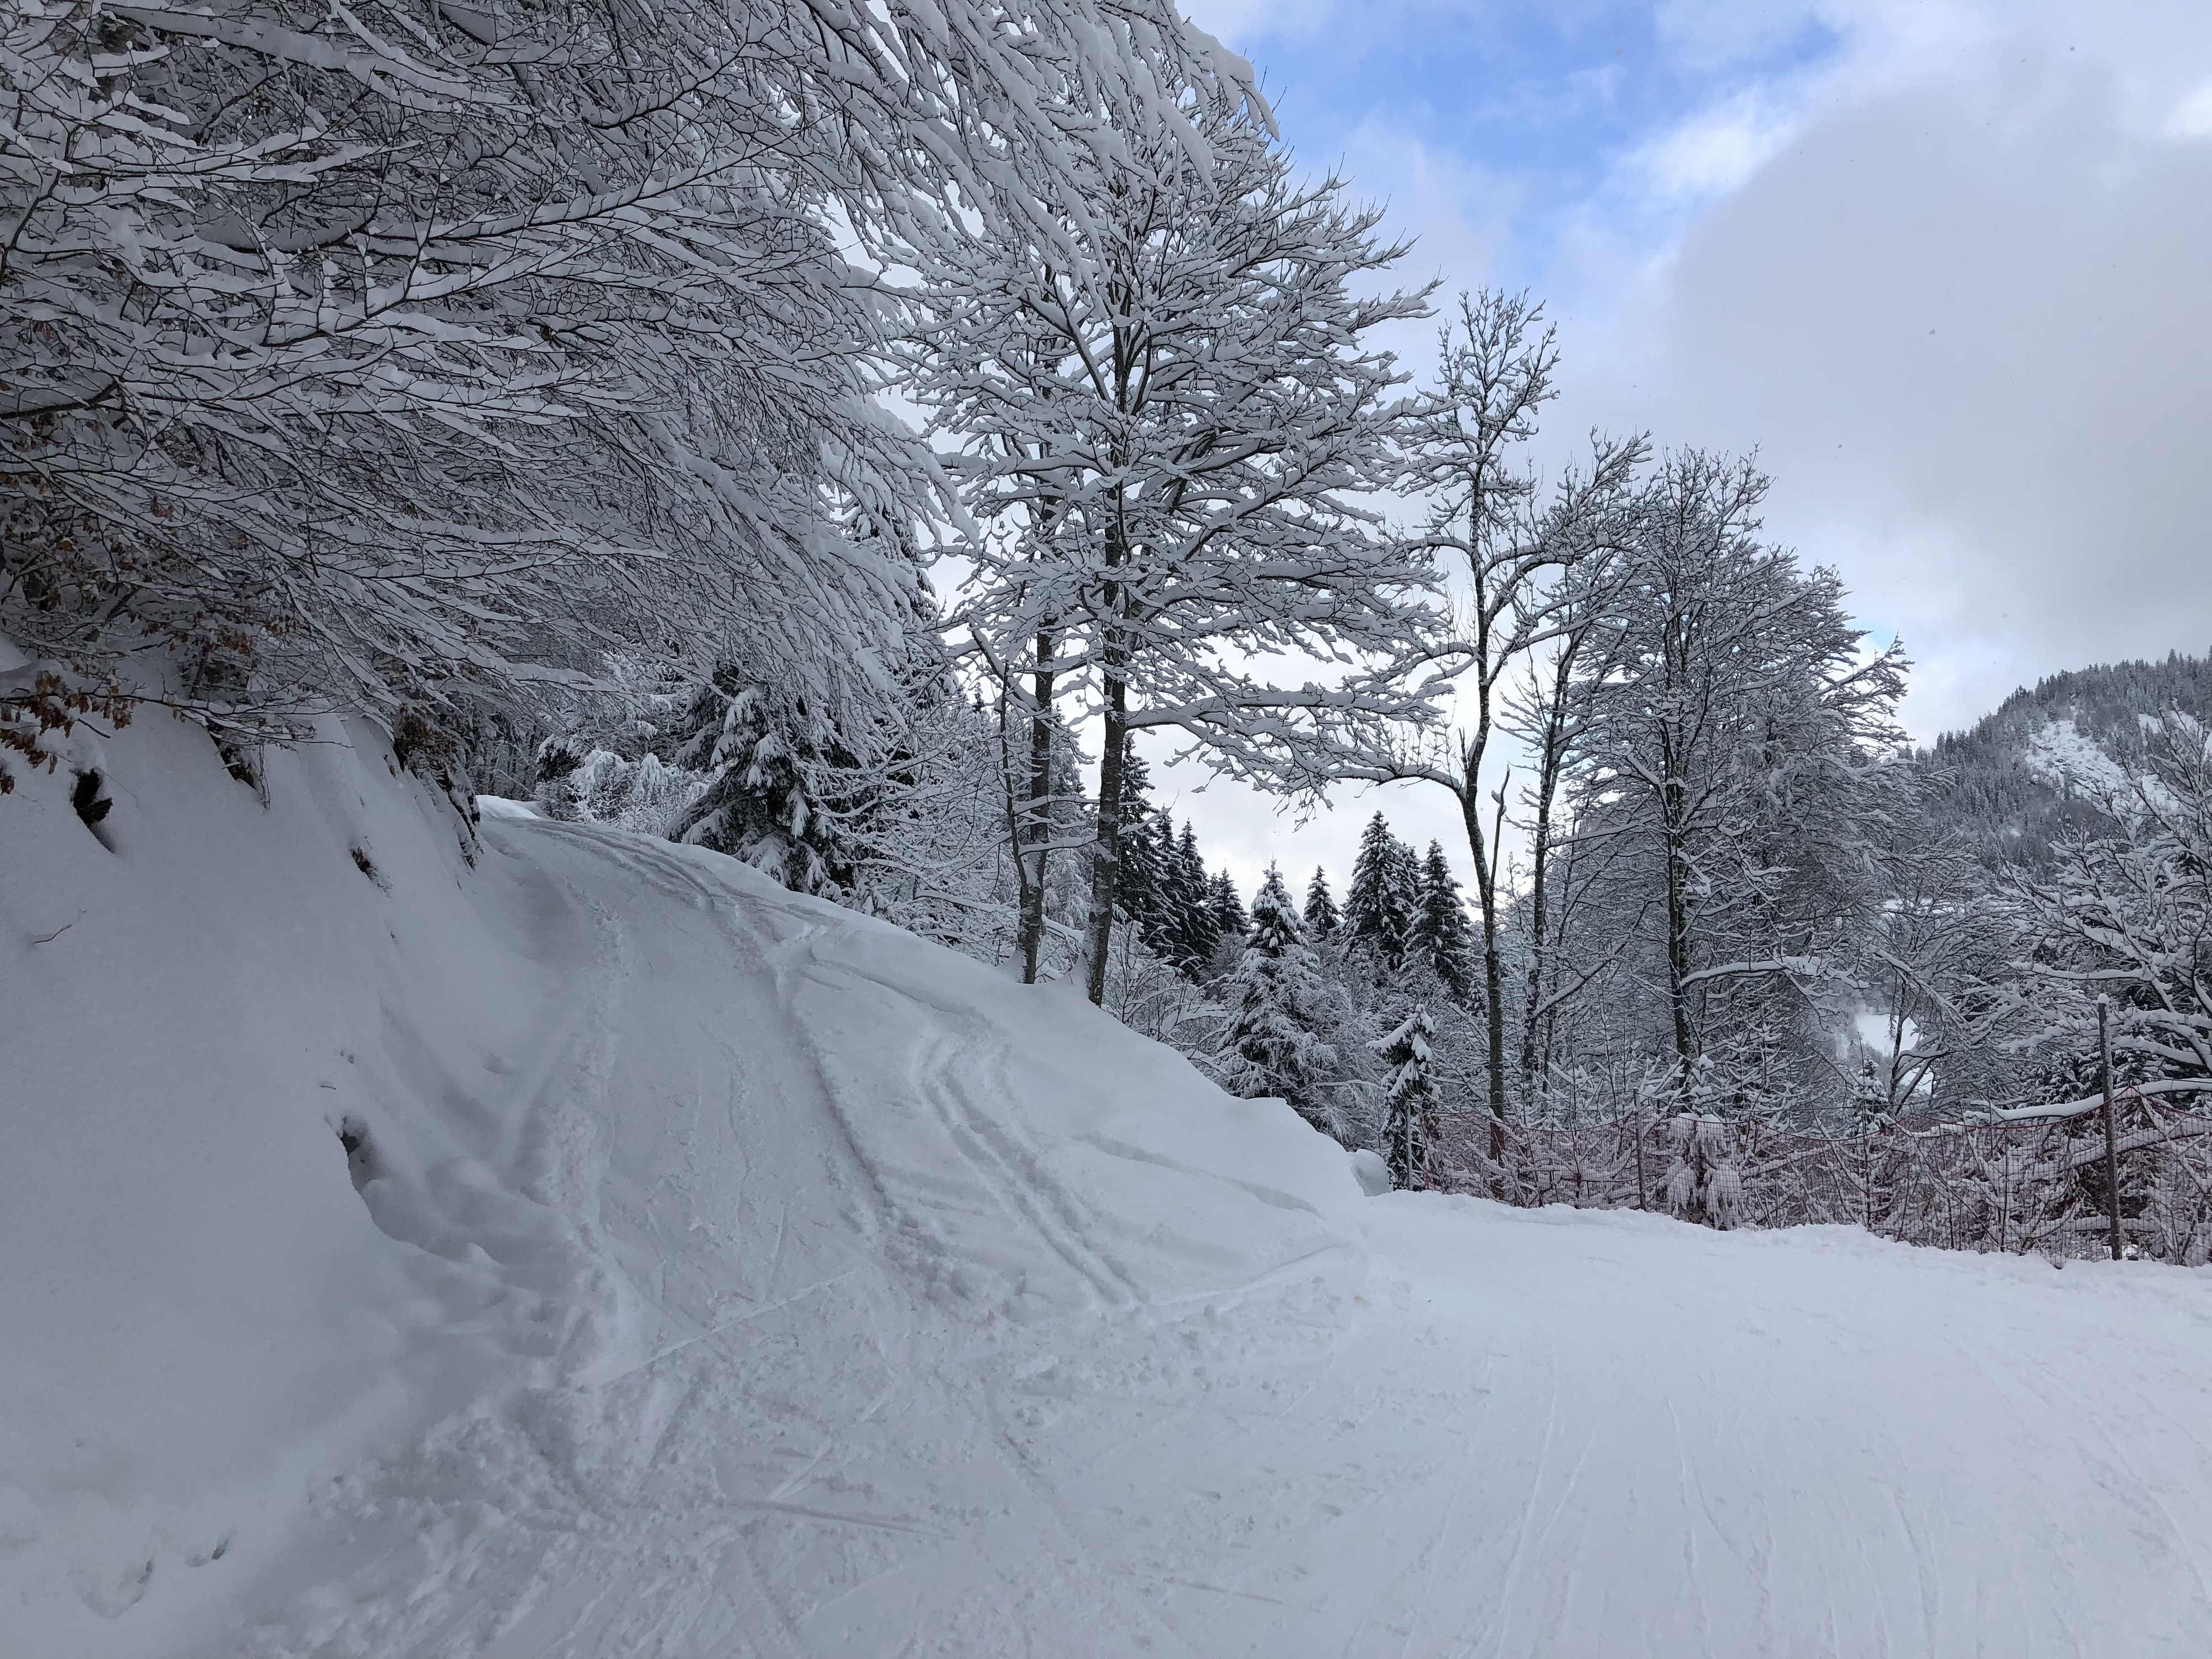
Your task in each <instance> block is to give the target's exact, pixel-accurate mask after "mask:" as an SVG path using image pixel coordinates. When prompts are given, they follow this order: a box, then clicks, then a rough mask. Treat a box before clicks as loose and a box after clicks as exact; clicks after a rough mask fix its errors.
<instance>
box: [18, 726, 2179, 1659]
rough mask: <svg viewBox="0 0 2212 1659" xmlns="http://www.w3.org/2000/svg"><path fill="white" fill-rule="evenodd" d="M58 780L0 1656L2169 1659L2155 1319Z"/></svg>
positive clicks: (885, 985) (576, 880)
mask: <svg viewBox="0 0 2212 1659" xmlns="http://www.w3.org/2000/svg"><path fill="white" fill-rule="evenodd" d="M109 756H110V758H109V764H110V765H111V766H112V770H113V775H114V776H115V778H116V779H117V788H118V799H120V800H121V802H122V805H121V806H119V807H118V811H117V812H116V813H115V815H114V818H113V821H112V823H111V824H110V825H109V826H107V827H108V828H110V829H111V830H112V839H113V840H114V842H115V844H116V846H117V847H118V848H119V849H120V850H119V851H118V852H115V853H112V854H111V853H110V852H109V851H108V850H107V849H106V847H104V846H103V845H101V844H100V843H97V842H94V840H93V839H92V838H91V837H90V836H86V835H85V834H84V832H83V829H82V825H80V824H78V823H76V819H75V817H74V814H73V813H72V812H71V811H70V808H69V806H68V804H67V801H66V799H65V791H66V787H67V778H66V776H64V777H63V778H62V779H61V780H60V781H59V782H58V784H56V785H55V786H54V790H55V791H58V792H61V793H53V792H49V793H52V799H47V796H46V794H41V793H39V792H40V790H43V789H45V788H46V785H45V784H44V783H42V782H40V781H36V780H34V781H33V785H32V786H31V798H30V801H29V804H28V805H22V804H21V803H19V805H18V806H17V808H16V809H15V811H16V817H15V818H14V819H12V820H11V823H12V824H13V825H14V827H15V831H16V836H15V840H14V841H13V842H11V846H10V858H9V860H5V861H0V923H4V924H5V927H13V928H15V929H16V930H17V931H18V933H19V934H21V935H22V936H26V937H32V938H40V937H49V936H50V937H51V938H52V940H53V942H52V943H50V944H47V945H40V946H38V947H36V948H35V949H33V947H30V946H15V947H9V948H12V949H14V950H15V954H14V955H12V956H11V955H9V954H8V952H7V950H4V949H0V969H4V970H5V971H6V975H8V976H7V977H5V980H4V983H0V999H4V1000H5V1002H6V1005H7V1006H9V1007H10V1008H11V1009H14V1010H17V1011H19V1012H21V1013H22V1018H21V1019H20V1021H19V1022H18V1024H17V1025H16V1026H15V1027H14V1028H11V1029H13V1030H15V1032H17V1033H18V1034H19V1036H21V1038H22V1039H23V1040H24V1041H23V1042H20V1043H19V1044H18V1047H17V1048H16V1050H15V1054H14V1056H13V1060H14V1063H15V1066H16V1067H17V1070H16V1072H15V1073H14V1074H13V1076H14V1078H15V1079H27V1080H28V1083H29V1085H30V1092H29V1093H28V1095H27V1097H26V1098H27V1099H28V1100H31V1101H33V1102H36V1103H41V1104H40V1106H39V1109H36V1110H33V1111H31V1112H27V1113H26V1112H21V1111H15V1110H12V1109H11V1110H10V1111H9V1113H7V1114H0V1127H4V1128H5V1130H6V1132H7V1133H8V1135H9V1147H10V1151H9V1156H8V1157H6V1158H0V1261H5V1262H6V1264H7V1272H6V1273H0V1321H4V1322H5V1324H4V1328H6V1329H7V1330H8V1332H9V1340H8V1341H7V1342H4V1343H0V1632H5V1633H6V1634H7V1636H8V1637H9V1638H10V1639H9V1641H7V1642H4V1643H0V1646H7V1647H9V1649H10V1650H23V1651H36V1652H40V1653H52V1654H57V1655H62V1654H70V1653H82V1654H88V1655H95V1654H96V1655H101V1656H112V1659H125V1656H130V1655H137V1654H144V1655H161V1654H169V1653H206V1652H225V1653H229V1652H241V1651H243V1652H252V1653H259V1654H264V1655H288V1656H289V1655H293V1654H299V1653H305V1652H314V1653H318V1654H359V1655H375V1656H389V1655H403V1654H438V1655H444V1654H462V1653H486V1654H494V1655H498V1656H501V1659H505V1656H532V1655H556V1654H559V1655H582V1654H607V1655H617V1654H619V1655H625V1656H629V1655H645V1654H666V1655H723V1654H727V1655H751V1654H759V1655H793V1656H816V1655H819V1656H845V1655H867V1654H885V1655H890V1654H931V1653H935V1654H947V1655H961V1656H989V1655H1000V1654H1039V1655H1086V1654H1097V1655H1121V1654H1137V1653H1149V1654H1162V1655H1193V1656H1200V1655H1203V1656H1231V1655H1255V1656H1270V1659H1284V1656H1290V1659H1296V1656H1303V1655H1309V1654H1312V1655H1323V1654H1326V1655H1370V1654H1371V1655H1388V1656H1396V1659H1405V1656H1434V1655H1500V1656H1504V1655H1531V1656H1538V1655H1541V1656H1545V1659H1573V1656H1584V1655H1588V1656H1633V1655H1652V1656H1665V1659H1679V1656H1693V1655H1715V1656H1720V1659H1749V1656H1755V1655H1828V1654H1835V1655H1845V1656H1852V1659H1873V1656H1889V1655H1896V1656H1906V1655H1911V1656H1919V1655H1930V1656H1940V1659H1950V1656H1960V1655H1970V1654H1990V1655H2023V1654H2025V1655H2033V1656H2038V1659H2058V1656H2065V1655H2073V1654H2099V1655H2108V1656H2113V1659H2145V1656H2156V1655H2177V1656H2182V1655H2185V1656H2191V1659H2195V1656H2201V1655H2203V1654H2206V1653H2212V1589H2208V1578H2212V1272H2207V1271H2203V1270H2199V1271H2194V1272H2184V1271H2180V1270H2176V1269H2172V1268H2166V1267H2155V1266H2149V1265H2138V1264H2126V1265H2124V1266H2118V1267H2111V1266H2104V1265H2097V1264H2075V1265H2074V1266H2071V1267H2068V1268H2066V1269H2065V1270H2064V1271H2063V1272H2059V1271H2054V1270H2053V1269H2052V1268H2051V1267H2050V1266H2048V1265H2047V1264H2046V1263H2045V1262H2044V1261H2042V1260H2041V1259H2039V1258H2034V1259H2030V1260H2027V1261H2021V1260H2016V1259H2006V1260H1988V1259H1981V1258H1972V1257H1965V1256H1957V1255H1943V1254H1939V1253H1936V1252H1923V1251H1914V1250H1910V1249H1904V1248H1901V1247H1898V1246H1893V1245H1888V1244H1884V1243H1878V1242H1876V1241H1874V1240H1871V1239H1869V1238H1867V1237H1863V1236H1861V1235H1858V1234H1856V1233H1851V1232H1847V1231H1832V1230H1814V1231H1802V1232H1796V1233H1789V1234H1771V1235H1727V1236H1723V1235H1717V1234H1713V1233H1710V1232H1706V1231H1700V1230H1698V1229H1695V1228H1691V1227H1687V1226H1682V1225H1676V1224H1674V1223H1670V1222H1666V1221H1662V1220H1659V1219H1656V1218H1648V1217H1643V1216H1637V1215H1589V1214H1575V1213H1572V1212H1564V1211H1547V1212H1516V1211H1509V1210H1504V1209H1501V1208H1498V1207H1496V1206H1487V1205H1481V1204H1475V1203H1471V1202H1468V1201H1465V1200H1455V1199H1446V1198H1440V1197H1431V1196H1423V1195H1401V1196H1398V1197H1395V1198H1387V1199H1376V1200H1369V1199H1365V1198H1363V1197H1362V1196H1360V1194H1359V1193H1358V1188H1357V1185H1356V1183H1355V1182H1353V1181H1352V1178H1351V1176H1350V1175H1349V1173H1348V1171H1347V1169H1346V1163H1345V1160H1344V1158H1343V1155H1342V1154H1341V1152H1339V1151H1338V1150H1337V1149H1336V1148H1335V1147H1334V1146H1333V1145H1331V1144H1330V1143H1328V1142H1327V1141H1325V1140H1324V1139H1322V1138H1321V1137H1320V1136H1318V1135H1316V1134H1315V1133H1312V1132H1311V1131H1310V1130H1308V1129H1306V1128H1305V1127H1304V1126H1302V1125H1300V1124H1299V1123H1298V1122H1297V1121H1296V1120H1295V1118H1294V1117H1293V1116H1292V1115H1291V1114H1290V1112H1289V1111H1288V1110H1287V1109H1285V1108H1284V1107H1282V1106H1280V1105H1279V1104H1275V1103H1262V1102H1242V1101H1233V1100H1230V1099H1228V1098H1226V1097H1223V1096H1221V1095H1220V1094H1219V1093H1218V1091H1214V1090H1213V1089H1212V1088H1211V1086H1210V1085H1206V1084H1205V1083H1204V1082H1203V1081H1202V1080H1200V1079H1199V1078H1198V1077H1197V1076H1196V1075H1195V1074H1194V1073H1193V1072H1192V1071H1191V1070H1190V1069H1189V1068H1188V1066H1186V1065H1185V1064H1184V1063H1183V1062H1182V1060H1180V1059H1178V1058H1177V1057H1176V1056H1175V1055H1173V1054H1170V1053H1168V1052H1167V1051H1166V1050H1164V1049H1162V1048H1158V1047H1156V1046H1154V1045H1152V1044H1150V1043H1147V1042H1143V1041H1141V1040H1139V1039H1138V1038H1136V1037H1134V1036H1131V1035H1130V1034H1128V1033H1127V1032H1125V1031H1123V1030H1121V1029H1120V1028H1119V1027H1118V1026H1116V1025H1115V1024H1113V1023H1112V1022H1110V1021H1109V1020H1106V1019H1104V1018H1102V1017H1100V1016H1098V1015H1097V1014H1096V1013H1095V1012H1093V1011H1091V1010H1090V1009H1088V1008H1087V1007H1085V1006H1083V1005H1082V1004H1081V1003H1080V1002H1079V1000H1074V999H1073V998H1071V997H1070V996H1068V995H1067V994H1065V993H1063V992H1060V991H1056V990H1046V991H1038V990H1024V989H1023V988H1022V987H1018V986H1016V985H1012V984H1010V983H1009V982H1008V981H1006V979H1005V978H1004V977H1003V976H1002V975H998V974H995V973H994V972H992V971H990V970H987V969H985V968H983V967H981V966H979V965H977V964H975V963H971V962H968V961H966V960H964V959H962V958H959V957H954V956H952V955H951V954H949V953H947V952H945V951H939V950H938V949H936V948H934V947H932V946H930V945H924V944H922V943H921V942H919V941H917V940H915V939H911V938H909V937H908V936H906V935H903V934H901V933H896V932H895V931H893V930H891V929H889V928H886V927H880V926H878V925H877V924H874V923H872V922H869V921H865V920H862V919H860V918H857V917H855V916H854V915H850V914H849V913H847V912H842V911H839V910H836V909H833V908H829V907H828V906H825V905H821V904H817V903H815V902H811V901H806V900H801V899H797V898H794V897H793V896H790V895H787V894H785V893H782V892H781V890H777V889H775V888H774V887H772V886H770V885H769V884H767V883H765V882H764V881H763V880H762V879H761V878H758V877H757V876H755V875H754V874H753V873H752V872H748V871H745V870H743V869H741V868H740V867H738V866H735V865H733V864H732V863H731V862H730V861H728V860H721V859H718V858H715V857H714V855H712V854H703V853H699V852H696V851H695V850H692V849H686V848H674V847H670V846H668V845H665V844H664V843H658V842H647V841H643V840H640V839H637V838H635V837H629V836H619V835H614V834H611V833H604V832H599V831H594V830H591V829H581V828H578V827H574V826H569V825H562V824H552V823H540V822H538V821H535V820H532V819H530V818H527V817H513V816H503V817H494V818H492V819H490V820H489V821H488V822H487V823H486V824H485V826H484V838H485V851H484V855H483V857H482V858H481V859H480V860H479V861H478V862H477V865H476V866H474V867H471V866H468V865H467V864H466V862H465V860H464V859H463V857H462V856H461V849H460V848H459V845H458V844H457V842H456V841H455V838H454V836H453V826H452V823H451V821H450V819H449V818H447V817H444V816H443V809H442V808H441V806H440V805H439V804H438V803H437V802H436V801H435V799H432V798H430V797H429V796H428V795H427V794H426V793H424V792H422V790H420V789H419V788H418V787H417V786H416V785H415V784H414V783H413V782H412V781H410V780H408V779H406V778H404V776H401V775H398V773H397V771H396V769H388V768H387V767H386V765H385V764H384V763H383V762H382V760H381V759H380V750H376V749H374V748H370V749H366V750H354V749H352V748H350V747H349V746H348V745H347V744H344V743H343V742H337V741H333V742H331V743H327V744H322V745H313V746H306V747H303V748H301V750H295V751H283V752H280V753H276V754H275V755H273V756H272V758H271V761H270V766H271V772H270V782H269V786H268V788H267V791H266V795H265V800H264V798H261V797H257V795H256V794H255V793H254V792H252V791H249V790H246V789H243V788H241V787H240V786H239V785H238V784H237V783H235V782H234V781H233V780H232V779H231V778H230V777H229V776H228V775H227V774H226V773H225V772H224V771H223V770H222V765H221V762H220V758H219V757H217V756H216V754H215V753H214V751H213V750H212V747H211V746H210V745H209V744H206V742H205V740H204V738H198V737H197V736H196V735H195V734H194V733H193V732H191V731H190V729H189V728H186V727H183V726H176V725H175V724H174V723H169V722H144V723H142V724H141V726H133V727H132V728H131V731H129V732H125V733H124V734H122V736H121V737H120V738H118V739H117V740H116V741H115V742H114V743H113V744H112V746H111V749H110V751H109ZM72 916H74V917H76V920H75V921H72V920H71V918H72ZM64 923H67V924H69V926H68V927H67V928H66V929H65V930H64V931H63V932H61V933H56V932H55V930H56V929H57V928H59V927H62V925H63V924H64ZM5 942H6V941H5V928H4V927H0V945H5ZM208 961H216V962H220V963H222V964H223V965H224V971H223V972H222V973H220V974H210V973H207V972H204V971H202V970H201V969H200V964H202V963H205V962H208ZM117 1009H124V1010H127V1011H129V1015H130V1017H129V1018H128V1019H127V1020H125V1021H124V1022H122V1023H121V1024H119V1025H118V1023H117V1022H116V1021H115V1020H114V1018H112V1015H113V1011H114V1010H117ZM111 1029H114V1030H118V1032H119V1033H120V1034H121V1035H120V1036H119V1037H118V1040H115V1041H107V1040H105V1036H106V1033H107V1032H108V1031H109V1030H111ZM87 1030H99V1031H100V1032H101V1033H102V1034H103V1040H102V1041H98V1042H88V1041H84V1040H82V1037H81V1036H79V1035H78V1034H80V1033H82V1032H84V1031H87ZM9 1105H10V1107H11V1108H12V1106H13V1103H12V1102H10V1103H9ZM340 1128H343V1129H345V1130H346V1132H347V1133H348V1134H349V1135H350V1136H352V1138H353V1139H354V1142H355V1145H356V1151H355V1154H354V1157H353V1158H352V1159H351V1162H350V1165H349V1160H348V1158H347V1156H346V1153H345V1152H344V1150H343V1148H342V1147H341V1146H340V1143H339V1140H338V1138H337V1133H334V1131H336V1130H338V1129H340ZM349 1173H350V1184H349ZM356 1188H357V1189H358V1195H356ZM363 1200H366V1205H365V1206H364V1202H363ZM364 1452H373V1453H374V1456H373V1457H371V1458H370V1460H369V1461H368V1462H362V1457H363V1455H364ZM334 1475H335V1476H336V1477H337V1478H336V1479H333V1478H332V1477H333V1476H334Z"/></svg>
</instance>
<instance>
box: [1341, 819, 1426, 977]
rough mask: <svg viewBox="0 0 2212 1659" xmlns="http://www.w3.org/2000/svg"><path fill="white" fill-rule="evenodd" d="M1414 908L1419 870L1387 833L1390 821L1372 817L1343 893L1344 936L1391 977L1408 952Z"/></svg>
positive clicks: (1408, 852) (1416, 908) (1410, 854)
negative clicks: (1348, 885)
mask: <svg viewBox="0 0 2212 1659" xmlns="http://www.w3.org/2000/svg"><path fill="white" fill-rule="evenodd" d="M1419 903H1420V884H1419V865H1418V864H1417V862H1416V861H1415V860H1414V857H1413V849H1412V848H1409V847H1407V845H1406V844H1405V843H1404V842H1401V841H1400V840H1399V839H1398V838H1397V837H1396V836H1394V835H1392V834H1391V833H1390V825H1389V821H1388V820H1387V819H1385V818H1384V817H1383V815H1382V814H1381V813H1380V812H1377V813H1376V815H1375V816H1374V817H1371V818H1370V819H1369V820H1368V821H1367V827H1366V828H1365V829H1363V830H1361V831H1360V833H1359V854H1358V857H1357V858H1356V859H1355V860H1353V862H1352V885H1351V886H1350V887H1348V888H1347V889H1346V890H1345V898H1344V927H1345V931H1346V933H1347V934H1349V935H1350V937H1351V938H1352V939H1354V940H1356V941H1358V942H1359V943H1361V944H1364V945H1365V946H1366V947H1367V949H1368V950H1369V951H1371V952H1372V953H1373V955H1374V957H1375V959H1376V961H1377V962H1378V963H1380V964H1381V965H1382V966H1383V967H1384V968H1385V969H1389V970H1390V971H1391V972H1394V973H1395V971H1396V970H1397V969H1399V968H1400V967H1401V966H1402V965H1403V964H1404V963H1405V961H1406V957H1407V951H1410V950H1411V949H1412V948H1413V922H1414V919H1415V917H1416V915H1418V914H1419Z"/></svg>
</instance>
